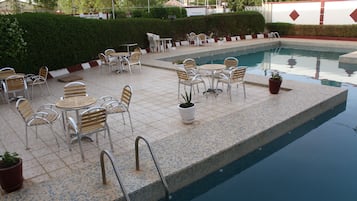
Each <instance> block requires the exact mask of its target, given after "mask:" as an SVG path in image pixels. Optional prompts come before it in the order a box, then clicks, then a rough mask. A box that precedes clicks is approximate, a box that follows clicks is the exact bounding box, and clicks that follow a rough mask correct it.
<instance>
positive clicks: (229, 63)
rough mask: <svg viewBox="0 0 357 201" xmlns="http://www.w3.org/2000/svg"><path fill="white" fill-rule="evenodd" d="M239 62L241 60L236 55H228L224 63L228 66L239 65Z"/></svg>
mask: <svg viewBox="0 0 357 201" xmlns="http://www.w3.org/2000/svg"><path fill="white" fill-rule="evenodd" d="M238 64H239V60H238V59H237V58H235V57H227V58H225V59H224V65H225V66H226V68H230V67H237V66H238Z"/></svg>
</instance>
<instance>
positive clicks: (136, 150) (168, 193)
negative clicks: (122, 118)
mask: <svg viewBox="0 0 357 201" xmlns="http://www.w3.org/2000/svg"><path fill="white" fill-rule="evenodd" d="M140 139H142V140H144V142H145V143H146V145H147V146H148V148H149V151H150V154H151V157H152V159H153V161H154V164H155V167H156V170H157V172H158V173H159V176H160V179H161V182H162V184H163V185H164V188H165V196H166V199H170V192H169V187H168V185H167V182H166V180H165V177H164V176H163V174H162V172H161V169H160V167H159V164H158V163H157V159H156V157H155V155H154V153H153V152H152V150H151V146H150V144H149V142H148V141H147V140H146V139H145V138H143V137H141V136H138V137H136V139H135V161H136V170H137V171H139V170H140V164H139V140H140Z"/></svg>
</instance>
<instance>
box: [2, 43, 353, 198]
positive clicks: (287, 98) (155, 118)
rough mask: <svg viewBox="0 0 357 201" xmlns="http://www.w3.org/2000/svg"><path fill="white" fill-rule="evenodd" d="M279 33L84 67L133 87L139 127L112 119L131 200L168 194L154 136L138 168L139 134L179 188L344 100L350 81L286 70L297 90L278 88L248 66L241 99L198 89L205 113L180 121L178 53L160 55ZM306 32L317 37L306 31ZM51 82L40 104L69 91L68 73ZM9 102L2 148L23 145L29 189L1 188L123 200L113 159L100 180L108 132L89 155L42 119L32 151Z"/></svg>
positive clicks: (86, 76) (92, 80) (105, 85)
mask: <svg viewBox="0 0 357 201" xmlns="http://www.w3.org/2000/svg"><path fill="white" fill-rule="evenodd" d="M282 40H284V39H282ZM284 41H286V42H294V41H299V40H286V39H285V40H284ZM272 42H277V41H272V40H265V39H263V40H252V41H239V42H230V43H228V42H227V43H225V44H223V45H219V46H218V45H217V44H213V45H211V46H207V47H178V48H177V49H176V50H171V51H169V52H165V53H160V54H158V53H156V54H147V55H144V57H143V63H144V66H143V68H142V71H141V72H139V71H136V70H134V72H133V74H129V73H122V74H115V73H112V72H109V71H108V70H107V69H104V68H103V69H100V68H91V69H88V70H84V71H79V72H75V74H77V75H80V76H82V77H83V80H84V82H85V83H86V84H87V90H88V94H89V95H91V96H94V97H100V96H103V95H113V96H119V95H120V93H121V90H122V87H123V86H124V85H126V84H130V85H131V86H132V87H133V90H134V92H133V99H132V103H131V106H130V111H131V114H132V119H133V126H134V134H132V133H131V131H130V126H129V124H126V125H125V126H124V125H123V123H122V119H121V116H120V115H116V116H109V120H108V123H109V126H110V128H111V133H112V139H113V143H114V150H115V152H114V155H115V159H116V161H117V166H118V168H119V170H120V174H121V176H122V177H123V181H122V182H123V183H124V185H125V187H126V189H127V191H128V192H129V193H130V197H131V199H132V200H157V198H158V197H160V196H162V195H164V191H163V190H162V186H161V184H160V182H159V177H158V176H157V173H156V171H155V168H154V166H153V163H152V160H151V159H150V158H149V157H148V151H147V148H146V147H145V146H142V147H141V150H142V151H141V152H140V154H141V161H140V162H141V163H140V164H141V171H135V152H134V150H133V149H134V141H135V138H136V136H138V135H140V136H143V137H145V138H146V139H147V140H148V141H149V142H151V145H152V147H153V151H154V152H155V154H156V155H157V158H158V161H159V164H160V166H161V168H162V171H163V173H164V175H165V176H166V177H167V180H168V183H169V188H170V190H171V191H173V190H176V189H178V188H180V187H182V186H184V185H186V184H188V183H190V182H192V180H194V179H198V178H200V177H202V176H204V175H206V174H207V173H209V172H211V171H213V170H214V169H217V168H219V167H220V166H223V165H225V164H227V163H229V162H231V161H233V160H235V159H237V158H239V157H240V156H242V155H244V154H245V153H247V152H249V151H251V150H254V149H256V148H257V147H259V146H261V145H263V144H265V143H267V142H269V141H271V140H272V139H274V138H276V137H278V136H280V135H282V134H284V133H285V132H287V131H289V130H291V129H292V128H294V127H296V126H298V125H300V124H301V123H303V122H305V121H307V120H309V119H311V118H313V117H315V116H317V115H318V114H320V113H322V112H324V111H326V110H328V109H330V108H331V107H334V106H336V105H338V104H340V103H342V102H344V101H345V99H346V96H347V91H345V90H344V89H341V88H334V87H327V86H319V85H311V84H304V83H299V82H295V81H288V80H284V82H283V87H284V88H286V89H289V90H282V91H281V93H279V95H271V94H269V91H268V89H267V87H266V83H267V78H266V77H261V76H256V75H251V74H249V72H248V74H247V78H246V80H247V81H248V84H247V85H246V91H247V98H246V99H244V97H243V93H242V88H239V89H238V90H237V89H236V88H233V100H232V102H230V101H229V98H228V96H227V95H226V93H223V94H220V95H219V96H218V97H216V98H215V97H214V96H209V97H208V98H206V97H205V96H203V95H202V94H195V96H194V100H195V103H196V105H197V111H196V121H195V122H194V124H192V125H184V124H182V123H181V121H180V117H179V114H178V110H177V103H178V101H177V77H176V73H175V72H174V71H172V70H164V69H162V68H169V69H170V68H171V69H172V68H174V66H173V64H171V63H170V62H163V61H158V60H157V59H158V58H164V57H168V56H179V55H182V54H190V55H192V54H194V53H196V52H202V51H207V50H208V51H210V50H217V49H226V48H232V47H238V46H239V47H242V48H244V47H251V46H259V45H261V44H265V43H266V44H268V43H272ZM300 42H301V43H306V42H308V43H309V44H314V43H315V41H307V40H301V41H300ZM318 42H319V43H320V44H322V45H324V44H326V45H329V46H331V47H335V45H336V46H339V45H340V47H346V46H351V47H352V46H353V45H356V44H351V43H355V42H343V41H342V42H341V41H333V42H332V41H327V42H326V41H318ZM316 44H318V43H316ZM222 51H223V50H222ZM148 66H153V67H158V68H153V67H148ZM49 86H50V89H51V95H49V96H47V95H46V94H45V93H44V95H43V96H40V95H39V91H38V90H37V91H35V94H37V97H35V98H33V100H32V101H31V102H32V104H33V106H34V107H35V108H37V107H38V106H39V105H41V104H43V103H55V102H56V101H57V100H58V99H59V97H61V96H62V94H63V86H64V83H61V82H58V81H57V80H56V79H51V80H49ZM35 96H36V95H35ZM0 112H1V118H0V125H1V133H0V152H3V151H4V150H9V151H11V152H13V151H15V152H18V153H19V154H20V155H21V157H22V158H23V168H24V178H25V183H24V187H23V188H22V189H21V190H19V191H17V192H14V193H10V194H5V193H3V192H2V195H1V199H3V200H114V199H117V198H119V197H121V196H122V193H121V190H120V189H119V187H118V184H117V181H116V179H115V177H114V176H113V172H112V168H111V166H110V165H109V163H106V167H107V169H108V180H109V184H108V185H102V183H101V182H102V180H101V170H100V165H99V153H100V150H102V149H108V150H109V144H108V139H107V138H105V139H104V138H103V137H102V136H100V137H99V142H100V147H99V148H98V147H97V146H96V144H95V143H90V142H87V141H83V142H84V143H83V145H84V150H85V156H86V159H87V160H86V162H84V163H83V162H82V161H81V157H80V154H79V147H78V144H73V146H72V147H73V149H72V152H70V151H68V147H67V145H66V144H65V142H64V135H63V131H62V127H61V124H60V121H58V122H57V123H56V124H55V126H54V130H55V132H56V135H57V136H58V138H59V139H60V140H59V141H60V148H59V149H58V148H57V145H56V142H55V140H54V139H53V137H52V135H51V134H50V133H49V132H50V130H49V129H48V128H46V127H42V128H39V130H38V131H39V137H38V139H36V137H35V135H34V130H29V134H30V135H29V136H30V137H29V139H30V143H29V145H30V147H31V149H30V150H29V151H27V150H25V146H24V142H25V134H24V124H23V121H22V119H21V118H20V116H19V115H18V114H17V112H16V109H15V103H14V102H13V103H11V104H9V105H8V104H1V105H0ZM106 161H107V160H106ZM150 184H151V185H150Z"/></svg>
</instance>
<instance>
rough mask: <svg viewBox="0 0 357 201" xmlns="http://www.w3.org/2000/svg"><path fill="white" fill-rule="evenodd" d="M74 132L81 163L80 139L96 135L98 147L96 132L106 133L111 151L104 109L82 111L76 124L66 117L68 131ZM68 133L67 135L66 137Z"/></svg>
mask: <svg viewBox="0 0 357 201" xmlns="http://www.w3.org/2000/svg"><path fill="white" fill-rule="evenodd" d="M72 129H73V130H74V134H75V135H76V136H77V141H78V144H79V148H80V151H81V157H82V161H83V162H84V161H85V159H84V152H83V148H82V142H81V138H82V137H84V136H87V135H90V134H93V133H95V134H96V143H97V146H99V141H98V132H101V131H104V133H106V132H108V136H109V143H110V148H111V150H112V152H113V151H114V150H113V143H112V139H111V136H110V129H109V126H108V124H107V113H106V110H105V108H103V107H92V108H89V109H87V110H85V111H83V112H82V113H81V114H80V116H79V120H78V122H76V121H75V120H74V119H73V118H72V117H68V128H67V131H69V130H72ZM68 135H69V133H67V136H68ZM69 149H70V150H71V146H70V145H69Z"/></svg>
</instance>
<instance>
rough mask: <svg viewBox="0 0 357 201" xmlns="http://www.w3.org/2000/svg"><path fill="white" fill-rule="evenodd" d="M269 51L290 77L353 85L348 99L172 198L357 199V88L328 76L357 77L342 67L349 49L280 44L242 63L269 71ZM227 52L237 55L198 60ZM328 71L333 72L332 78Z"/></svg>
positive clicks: (187, 200) (195, 200) (208, 200)
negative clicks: (283, 46) (341, 60)
mask: <svg viewBox="0 0 357 201" xmlns="http://www.w3.org/2000/svg"><path fill="white" fill-rule="evenodd" d="M267 52H269V53H271V52H273V53H274V55H270V57H269V59H270V64H271V68H273V66H280V67H281V68H282V69H280V70H281V71H283V70H284V69H283V68H286V69H287V70H286V72H285V73H284V74H283V77H284V79H294V80H299V81H303V82H312V83H316V84H328V85H333V86H336V87H343V88H347V89H348V98H347V102H346V103H345V104H342V105H340V106H338V107H336V108H334V109H332V110H330V111H328V112H326V113H324V114H323V115H320V116H319V117H317V118H315V119H314V120H311V121H308V122H307V123H306V124H304V125H302V126H300V127H299V128H296V129H294V130H293V131H291V132H289V133H287V134H286V135H284V136H282V137H281V138H279V139H277V140H275V141H274V142H272V143H270V144H268V145H265V146H263V147H261V148H259V149H257V150H256V151H254V152H252V153H250V154H248V155H247V156H245V157H243V158H242V159H240V160H237V161H235V162H233V163H232V164H230V165H227V166H226V167H223V168H222V169H220V170H217V171H216V172H214V173H212V174H211V175H209V176H207V177H205V178H203V179H201V180H199V181H197V182H195V183H193V184H192V185H189V186H187V187H185V188H183V189H181V190H179V191H178V192H176V193H173V194H172V199H171V200H175V201H176V200H177V201H178V200H180V201H190V200H191V201H230V200H232V201H237V200H242V201H263V200H264V201H270V200H271V201H280V200H281V201H287V200H288V201H302V200H304V201H320V200H323V201H330V200H331V201H340V200H341V201H356V200H357V88H356V86H354V85H352V84H348V83H343V82H340V81H336V80H332V79H328V78H330V77H331V78H336V79H345V80H349V78H350V77H352V78H356V77H355V74H357V72H355V73H353V72H352V74H351V69H349V70H348V71H346V70H345V69H343V68H339V65H338V56H339V55H341V54H343V52H337V53H328V52H319V51H303V50H296V49H280V50H279V53H277V54H276V53H275V52H276V49H273V50H265V51H260V52H257V53H250V54H245V55H239V56H237V57H238V58H239V60H240V65H245V66H249V71H248V73H255V74H263V75H264V74H268V73H269V70H268V71H264V70H262V67H264V65H265V64H266V63H265V62H264V60H266V58H264V55H267ZM232 54H233V53H232ZM280 54H281V55H280ZM291 55H293V58H295V59H296V60H295V61H296V65H294V66H292V68H291V66H289V65H288V63H289V62H288V59H290V58H292V57H291ZM226 56H233V55H229V54H227V53H226V54H225V55H221V56H217V57H215V59H212V58H196V59H197V60H198V63H199V64H203V63H222V62H223V59H224V57H226ZM306 66H307V67H310V68H311V69H310V71H311V72H310V71H309V69H303V70H301V69H300V71H301V73H300V71H299V69H297V68H299V67H300V68H306ZM291 69H293V70H295V69H296V71H297V72H298V73H297V74H299V75H294V72H293V71H292V70H291ZM352 70H353V69H352ZM356 70H357V69H356ZM302 71H303V73H302ZM283 72H284V71H283ZM309 72H310V73H311V74H309ZM326 72H327V73H326ZM304 73H305V74H304ZM333 73H335V74H337V75H338V76H337V77H336V76H335V75H333ZM326 74H332V75H331V76H330V77H329V76H327V75H326ZM319 79H323V80H319ZM353 81H354V80H353V79H352V82H353ZM292 105H293V103H292Z"/></svg>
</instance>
